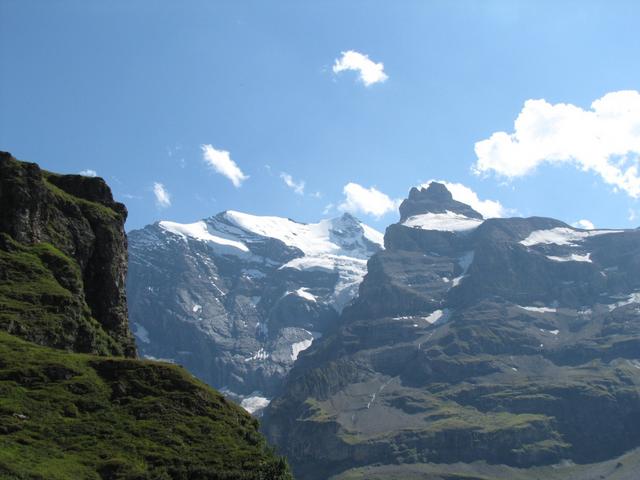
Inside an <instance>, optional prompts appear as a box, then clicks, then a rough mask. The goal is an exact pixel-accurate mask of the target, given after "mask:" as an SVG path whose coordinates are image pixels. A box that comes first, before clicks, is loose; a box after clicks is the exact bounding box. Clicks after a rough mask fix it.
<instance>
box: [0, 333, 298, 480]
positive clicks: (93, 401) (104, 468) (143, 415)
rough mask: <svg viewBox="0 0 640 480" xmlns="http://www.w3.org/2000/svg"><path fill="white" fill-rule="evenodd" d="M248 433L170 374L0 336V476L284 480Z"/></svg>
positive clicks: (224, 407) (163, 367)
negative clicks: (263, 479)
mask: <svg viewBox="0 0 640 480" xmlns="http://www.w3.org/2000/svg"><path fill="white" fill-rule="evenodd" d="M257 427H258V425H257V420H255V419H254V418H252V417H250V416H249V415H247V413H246V412H245V411H244V410H243V409H241V408H240V407H238V406H236V405H234V404H232V403H231V402H229V401H227V400H226V399H225V398H224V397H223V396H222V395H220V394H219V393H217V392H215V391H214V390H212V389H211V388H208V387H207V386H205V385H204V384H203V383H201V382H199V381H198V380H196V379H194V378H193V377H192V376H191V375H190V374H188V373H187V372H186V371H185V370H184V369H182V368H180V367H177V366H174V365H170V364H163V363H160V362H151V361H141V360H132V359H126V358H109V357H97V356H92V355H86V354H74V353H67V352H62V351H57V350H53V349H50V348H46V347H40V346H36V345H34V344H32V343H28V342H25V341H23V340H20V339H17V338H15V337H13V336H11V335H8V334H6V333H0V477H1V478H6V479H13V478H16V479H18V478H30V479H31V478H33V479H36V478H42V479H45V478H46V479H79V478H82V479H116V478H118V479H120V478H122V479H150V480H151V479H236V478H238V479H245V478H246V479H254V478H255V479H258V478H260V479H262V478H273V479H276V478H278V479H279V478H283V479H284V478H290V477H289V476H288V475H287V474H286V472H287V467H286V464H285V463H284V461H283V460H281V459H278V458H277V457H275V456H274V455H273V454H272V453H271V452H270V450H269V449H268V448H267V446H266V444H265V441H264V439H263V437H262V436H261V435H260V434H259V433H258V431H257Z"/></svg>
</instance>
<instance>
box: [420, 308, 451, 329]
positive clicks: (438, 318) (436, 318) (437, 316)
mask: <svg viewBox="0 0 640 480" xmlns="http://www.w3.org/2000/svg"><path fill="white" fill-rule="evenodd" d="M447 318H449V310H448V309H446V308H445V309H444V310H436V311H434V312H432V313H430V314H429V315H428V316H426V317H422V319H423V320H424V321H425V322H427V323H430V324H431V325H433V324H435V323H438V322H441V323H442V322H445V321H446V320H447Z"/></svg>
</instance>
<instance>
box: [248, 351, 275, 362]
mask: <svg viewBox="0 0 640 480" xmlns="http://www.w3.org/2000/svg"><path fill="white" fill-rule="evenodd" d="M269 356H270V355H269V354H268V353H267V352H266V351H265V349H264V348H262V347H260V349H259V350H258V351H257V352H256V353H254V354H253V355H252V356H250V357H247V358H245V359H244V361H245V362H250V361H251V360H266V359H267V358H269Z"/></svg>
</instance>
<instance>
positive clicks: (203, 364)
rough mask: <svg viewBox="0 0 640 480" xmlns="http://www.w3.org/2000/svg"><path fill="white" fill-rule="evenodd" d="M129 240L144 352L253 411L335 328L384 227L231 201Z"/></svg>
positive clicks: (133, 308) (134, 313)
mask: <svg viewBox="0 0 640 480" xmlns="http://www.w3.org/2000/svg"><path fill="white" fill-rule="evenodd" d="M129 238H130V248H129V251H130V275H129V283H128V295H129V299H130V312H131V318H132V322H133V325H134V331H136V333H138V336H137V338H138V348H139V349H140V350H141V352H142V354H143V355H147V356H149V357H155V358H170V359H174V361H177V362H179V363H181V364H183V365H185V366H187V368H189V369H190V371H192V372H194V373H195V374H196V375H197V376H198V377H199V378H201V379H203V380H205V381H206V382H208V383H210V384H211V385H214V386H216V387H218V388H221V389H224V391H225V392H226V393H227V394H228V395H229V396H230V398H233V399H235V400H237V401H239V402H245V403H244V404H245V406H247V408H249V409H250V410H252V411H254V412H256V408H255V405H261V406H264V404H265V402H268V400H269V398H270V397H271V396H272V395H273V394H275V392H277V390H278V388H279V387H280V385H281V383H282V381H283V379H284V378H285V377H286V375H287V372H288V371H289V369H290V368H291V365H292V364H293V363H295V361H296V360H297V358H298V355H299V354H300V353H301V352H302V351H304V350H305V349H306V348H308V347H309V345H311V343H312V342H313V341H315V339H317V338H319V337H320V336H322V334H323V333H324V332H326V331H328V330H329V329H331V328H333V325H334V323H335V321H336V319H337V317H338V314H339V312H340V311H341V310H342V309H343V308H344V306H345V305H346V304H348V303H349V302H350V301H351V300H352V299H353V297H354V296H355V294H356V293H357V287H358V285H359V283H360V281H361V279H362V276H363V275H364V273H365V271H366V261H367V259H368V258H369V256H371V255H372V254H373V253H374V252H375V251H378V250H380V249H382V234H380V233H379V232H376V231H375V230H374V229H372V228H371V227H368V226H367V225H365V224H363V223H362V222H360V221H359V220H357V219H356V218H355V217H353V216H352V215H350V214H347V213H345V214H343V215H341V216H339V217H336V218H332V219H325V220H321V221H319V222H316V223H300V222H296V221H294V220H291V219H285V218H282V217H275V216H258V215H250V214H246V213H242V212H237V211H233V210H229V211H224V212H221V213H219V214H216V215H213V216H211V217H208V218H206V219H203V220H199V221H196V222H193V223H186V224H184V223H177V222H171V221H167V220H163V221H160V222H156V223H155V224H153V225H148V226H146V227H145V228H144V229H142V230H137V231H132V232H130V236H129ZM149 309H152V310H151V311H152V312H153V313H152V314H151V315H149Z"/></svg>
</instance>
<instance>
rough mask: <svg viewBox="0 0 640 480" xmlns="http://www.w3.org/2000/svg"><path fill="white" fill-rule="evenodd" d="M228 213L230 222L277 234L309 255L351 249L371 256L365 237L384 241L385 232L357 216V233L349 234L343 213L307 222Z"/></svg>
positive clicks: (351, 252) (357, 254)
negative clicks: (344, 227)
mask: <svg viewBox="0 0 640 480" xmlns="http://www.w3.org/2000/svg"><path fill="white" fill-rule="evenodd" d="M224 215H225V218H226V219H227V220H228V221H229V222H231V223H232V224H234V225H236V226H237V227H239V228H241V229H243V230H245V231H247V232H251V233H253V234H257V235H260V236H263V237H268V238H276V239H278V240H280V241H282V242H283V243H285V244H286V245H289V246H292V247H296V248H299V249H300V250H302V252H303V253H304V254H305V255H307V256H318V255H326V254H334V255H346V254H347V252H348V255H349V256H354V257H356V258H368V257H369V256H370V252H368V250H367V246H366V245H365V244H364V243H363V242H362V238H366V239H367V240H369V241H371V242H373V243H376V244H377V245H380V246H381V245H382V244H383V235H382V233H380V232H378V231H376V230H374V229H373V228H371V227H369V226H366V225H364V224H362V223H360V222H358V221H357V220H355V219H353V222H352V223H351V224H350V225H349V226H350V227H353V232H352V233H353V234H352V235H351V236H345V235H344V231H343V226H344V222H345V220H344V219H343V217H340V218H334V219H330V220H322V221H320V222H318V223H308V224H307V223H298V222H294V221H293V220H290V219H288V218H281V217H271V216H257V215H249V214H246V213H241V212H235V211H231V210H230V211H228V212H226V213H225V214H224ZM365 227H366V228H365ZM336 234H340V235H336ZM354 246H355V248H354Z"/></svg>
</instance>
